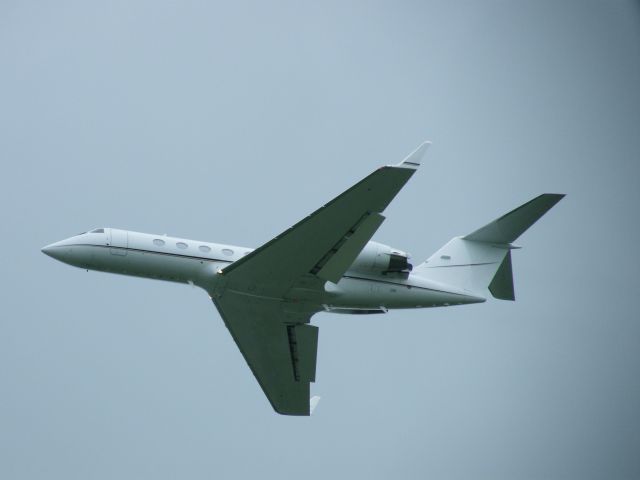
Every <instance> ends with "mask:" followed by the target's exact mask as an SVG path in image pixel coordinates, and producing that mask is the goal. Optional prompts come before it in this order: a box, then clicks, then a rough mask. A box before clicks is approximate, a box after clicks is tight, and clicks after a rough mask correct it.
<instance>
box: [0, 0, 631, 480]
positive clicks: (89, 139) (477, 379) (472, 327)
mask: <svg viewBox="0 0 640 480" xmlns="http://www.w3.org/2000/svg"><path fill="white" fill-rule="evenodd" d="M639 85H640V7H639V6H638V3H637V2H634V1H622V0H620V1H613V2H612V1H608V2H607V1H604V0H603V1H574V2H571V1H561V2H556V1H528V2H527V1H519V2H508V1H485V2H477V1H469V2H447V1H442V2H426V1H425V2H355V1H354V2H270V3H267V2H223V3H215V2H196V1H193V2H182V1H181V2H167V1H137V2H130V1H122V2H117V1H114V2H97V1H96V2H88V1H77V2H73V1H57V2H32V1H17V0H4V1H2V2H0V162H1V163H0V164H1V166H2V171H1V173H0V209H1V213H2V217H1V218H2V222H1V223H0V228H1V229H2V240H3V252H2V265H3V272H4V274H3V275H2V277H1V280H0V282H1V288H0V296H1V308H2V313H1V314H0V478H3V479H54V478H55V479H88V478H90V479H113V478H132V479H133V478H135V479H141V478H149V479H174V478H192V479H205V478H207V479H208V478H232V477H235V478H243V477H244V478H247V477H250V476H251V477H257V478H261V479H271V478H304V479H310V480H312V479H326V478H354V477H356V478H358V477H360V478H368V479H386V478H406V479H425V478H433V479H510V480H513V479H541V478H544V479H581V480H583V479H591V478H592V479H602V478H609V479H632V478H640V308H639V307H638V301H639V299H640V287H639V285H640V284H639V282H638V280H639V279H638V275H639V272H640V254H639V253H638V241H639V235H640V228H639V224H640V214H639V212H638V209H639V207H640V186H639V174H640V166H639V160H640V157H639V154H640V89H639V88H638V86H639ZM423 140H432V141H433V146H432V147H431V149H430V150H429V152H428V154H427V156H426V158H425V160H424V162H423V167H422V168H421V169H420V171H419V172H418V173H417V174H416V175H415V176H414V177H413V178H412V179H411V181H410V183H409V184H408V185H407V186H406V188H405V189H404V190H403V191H402V192H401V193H400V194H399V195H398V197H397V198H396V200H395V201H394V203H392V205H391V206H390V207H389V208H388V209H387V211H386V216H387V221H386V222H385V224H384V225H383V226H382V228H381V229H380V230H379V232H378V233H377V234H376V237H375V239H376V240H378V241H381V242H383V243H387V244H390V245H392V246H394V247H396V248H399V249H402V250H407V251H409V252H410V253H411V254H412V255H413V259H414V262H416V263H417V262H420V261H422V260H423V259H425V258H426V257H428V256H429V255H430V254H431V253H432V252H433V251H435V250H436V249H437V248H438V247H440V246H441V245H442V244H444V243H445V242H446V241H448V240H449V238H451V237H452V236H455V235H462V234H466V233H469V232H471V231H473V230H474V229H476V228H478V227H479V226H481V225H483V224H485V223H487V222H488V221H490V220H493V219H494V218H496V217H497V216H499V215H501V214H503V213H505V212H507V211H508V210H510V209H512V208H514V207H516V206H518V205H519V204H521V203H523V202H525V201H527V200H529V199H530V198H532V197H534V196H536V195H538V194H539V193H543V192H553V193H566V194H567V197H566V198H565V199H564V200H563V201H562V202H560V203H559V204H558V205H557V206H556V207H555V208H554V209H553V210H551V211H550V212H549V213H548V214H547V215H546V216H545V217H544V218H543V219H542V220H541V221H540V222H539V223H537V224H536V225H535V226H534V227H533V228H532V229H531V230H530V231H528V232H527V233H526V234H525V235H523V236H522V237H521V238H520V239H519V241H518V243H519V244H521V245H523V246H524V248H523V249H522V250H519V251H517V252H515V253H514V256H513V261H514V273H515V287H516V297H517V301H516V302H504V301H498V300H493V299H492V300H491V301H488V302H487V303H485V304H482V305H470V306H461V307H452V308H448V309H447V308H444V309H433V310H431V309H426V310H419V311H407V312H403V311H392V312H389V313H388V314H387V315H380V316H371V317H366V316H357V317H350V316H345V315H330V314H324V313H323V314H318V315H316V316H315V317H314V318H313V323H314V324H315V325H318V326H319V327H320V344H319V352H318V372H317V382H316V383H315V384H314V385H313V386H312V392H313V394H317V395H321V396H322V401H321V402H320V405H319V406H318V408H317V410H316V412H315V414H314V416H313V417H311V418H288V417H282V416H279V415H277V414H275V413H274V412H273V411H272V409H271V407H270V405H269V403H268V402H267V400H266V398H265V397H264V395H263V394H262V392H261V390H260V388H259V387H258V385H257V382H256V381H255V379H254V378H253V376H252V374H251V372H250V371H249V369H248V368H247V366H246V364H245V362H244V360H243V358H242V356H241V355H240V352H239V351H238V350H237V348H236V346H235V344H234V342H233V341H232V339H231V337H230V335H229V334H228V331H227V330H226V328H225V327H224V325H223V323H222V320H221V319H220V316H219V315H218V313H217V311H216V310H215V308H214V307H213V305H212V304H211V302H210V300H209V298H208V297H207V295H206V293H204V292H203V291H201V290H199V289H197V288H191V287H188V286H182V285H174V284H168V283H162V282H157V281H150V280H142V279H137V278H129V277H122V276H115V275H109V274H101V273H97V272H89V273H87V272H85V271H83V270H79V269H76V268H72V267H70V266H68V265H64V264H62V263H59V262H56V261H54V260H52V259H51V258H48V257H46V256H45V255H43V254H42V253H41V252H40V248H41V247H42V246H43V245H45V244H49V243H51V242H54V241H57V240H60V239H63V238H66V237H68V236H71V235H73V234H75V233H78V232H81V231H85V230H88V229H90V228H95V227H101V226H111V227H119V228H125V229H130V230H138V231H144V232H152V233H168V234H170V235H176V236H183V237H187V238H193V239H201V240H207V241H214V242H221V243H225V242H226V243H232V244H237V245H246V246H253V247H255V246H259V245H260V244H262V243H264V242H266V241H268V240H269V239H271V238H272V237H273V236H274V235H276V234H278V233H279V232H281V231H282V230H284V229H285V228H287V227H289V226H290V225H292V224H293V223H295V222H296V221H298V220H299V219H301V218H302V217H304V216H305V215H307V214H308V213H310V212H311V211H313V210H314V209H316V208H317V207H319V206H320V205H322V204H324V203H326V202H327V201H328V200H330V199H331V198H332V197H334V196H335V195H337V194H339V193H340V192H342V191H343V190H344V189H346V188H348V187H349V186H351V185H352V184H353V183H355V182H356V181H358V180H359V179H360V178H362V177H363V176H365V175H367V174H368V173H369V172H370V171H372V170H373V169H374V168H377V167H378V166H380V165H383V164H387V163H396V162H398V161H399V160H401V159H402V158H403V157H404V156H405V155H406V154H407V153H408V152H410V151H411V150H412V149H413V148H415V147H416V146H417V145H418V144H419V143H420V142H422V141H423Z"/></svg>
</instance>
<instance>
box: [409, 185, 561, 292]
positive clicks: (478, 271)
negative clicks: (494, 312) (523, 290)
mask: <svg viewBox="0 0 640 480" xmlns="http://www.w3.org/2000/svg"><path fill="white" fill-rule="evenodd" d="M563 197H564V195H561V194H554V193H545V194H542V195H540V196H538V197H536V198H534V199H533V200H531V201H529V202H527V203H525V204H524V205H521V206H520V207H518V208H516V209H515V210H512V211H510V212H509V213H507V214H505V215H503V216H502V217H500V218H498V219H497V220H494V221H493V222H491V223H489V224H487V225H485V226H484V227H482V228H480V229H478V230H476V231H474V232H472V233H470V234H468V235H465V236H464V237H455V238H453V239H452V240H450V241H449V243H447V244H446V245H445V246H443V247H442V248H441V249H440V250H438V251H437V252H436V253H434V254H433V255H432V256H431V257H429V259H428V260H427V261H426V262H424V263H422V264H421V265H418V266H417V267H416V268H415V269H414V270H413V271H414V273H416V274H417V275H420V276H422V277H425V278H429V279H431V280H435V281H437V282H440V283H444V284H448V285H452V286H457V287H462V288H464V289H467V290H469V291H471V292H473V293H475V294H486V293H485V292H486V290H487V289H488V290H489V292H490V293H491V295H493V296H494V297H495V298H499V299H501V300H515V294H514V289H513V273H512V269H511V250H512V249H514V248H520V247H517V246H515V245H512V242H513V241H514V240H516V239H517V238H518V237H519V236H520V235H522V234H523V233H524V232H525V231H526V230H527V229H528V228H529V227H530V226H531V225H533V224H534V223H535V222H536V221H538V220H539V219H540V217H542V216H543V215H544V214H545V213H547V211H549V209H551V207H553V206H554V205H555V204H556V203H558V202H559V201H560V200H561V199H562V198H563Z"/></svg>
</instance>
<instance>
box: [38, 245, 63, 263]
mask: <svg viewBox="0 0 640 480" xmlns="http://www.w3.org/2000/svg"><path fill="white" fill-rule="evenodd" d="M40 251H41V252H42V253H44V254H45V255H48V256H49V257H51V258H55V259H56V260H61V258H62V253H63V248H62V246H60V245H56V244H55V243H52V244H50V245H47V246H45V247H42V248H41V249H40Z"/></svg>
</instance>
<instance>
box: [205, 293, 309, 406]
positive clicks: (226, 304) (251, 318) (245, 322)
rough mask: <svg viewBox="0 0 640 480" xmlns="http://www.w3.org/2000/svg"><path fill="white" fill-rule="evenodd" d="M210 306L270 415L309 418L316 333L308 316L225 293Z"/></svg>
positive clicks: (276, 303)
mask: <svg viewBox="0 0 640 480" xmlns="http://www.w3.org/2000/svg"><path fill="white" fill-rule="evenodd" d="M214 303H215V305H216V307H217V308H218V311H219V312H220V314H221V315H222V319H223V320H224V323H225V325H226V326H227V328H228V329H229V332H230V333H231V336H232V337H233V339H234V341H235V342H236V345H238V348H240V352H242V355H243V356H244V359H245V360H246V361H247V364H248V365H249V368H251V371H252V372H253V375H254V376H255V377H256V380H258V383H259V384H260V387H262V390H263V391H264V393H265V395H266V396H267V398H268V399H269V402H270V403H271V406H272V407H273V409H274V410H275V411H276V412H278V413H281V414H284V415H310V413H311V411H310V398H309V385H310V382H313V381H315V376H316V354H317V349H318V328H317V327H314V326H312V325H307V324H306V323H307V322H308V321H309V319H310V318H311V315H313V313H314V312H287V311H286V310H285V309H284V308H283V304H282V302H278V301H274V300H265V299H256V298H254V297H246V296H244V295H238V294H235V293H229V292H225V294H224V295H223V296H222V297H220V298H217V299H214Z"/></svg>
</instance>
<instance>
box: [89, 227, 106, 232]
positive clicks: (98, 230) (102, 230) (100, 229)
mask: <svg viewBox="0 0 640 480" xmlns="http://www.w3.org/2000/svg"><path fill="white" fill-rule="evenodd" d="M89 233H104V228H96V229H95V230H91V231H90V232H89Z"/></svg>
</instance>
